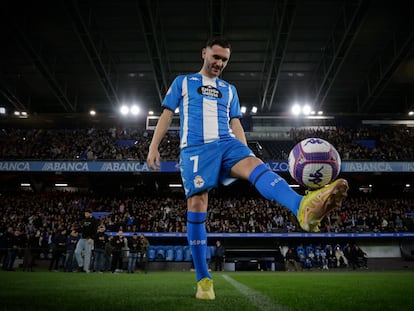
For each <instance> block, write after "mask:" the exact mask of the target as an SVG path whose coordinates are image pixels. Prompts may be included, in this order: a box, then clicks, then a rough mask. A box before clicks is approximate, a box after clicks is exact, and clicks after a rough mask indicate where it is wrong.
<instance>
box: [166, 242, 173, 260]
mask: <svg viewBox="0 0 414 311" xmlns="http://www.w3.org/2000/svg"><path fill="white" fill-rule="evenodd" d="M165 261H174V247H173V246H171V245H168V246H165Z"/></svg>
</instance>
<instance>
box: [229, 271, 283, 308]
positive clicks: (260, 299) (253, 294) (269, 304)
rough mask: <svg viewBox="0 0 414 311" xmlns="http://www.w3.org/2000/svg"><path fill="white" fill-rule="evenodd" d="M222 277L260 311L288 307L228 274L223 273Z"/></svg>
mask: <svg viewBox="0 0 414 311" xmlns="http://www.w3.org/2000/svg"><path fill="white" fill-rule="evenodd" d="M222 277H223V278H224V279H225V280H226V281H227V282H229V283H230V284H231V285H233V286H234V287H235V288H236V289H237V290H238V291H239V292H240V293H241V294H243V295H244V296H245V297H246V298H247V299H248V300H249V301H250V302H251V303H252V304H253V305H254V306H256V307H257V308H258V309H259V310H261V311H287V310H289V308H287V307H285V306H282V305H279V304H275V303H274V302H273V301H272V300H271V299H270V298H269V297H267V296H265V295H263V294H262V293H260V292H258V291H255V290H254V289H251V288H250V287H247V286H246V285H243V284H242V283H239V282H237V281H236V280H234V279H233V278H231V277H229V276H228V275H225V274H223V275H222Z"/></svg>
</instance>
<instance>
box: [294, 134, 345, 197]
mask: <svg viewBox="0 0 414 311" xmlns="http://www.w3.org/2000/svg"><path fill="white" fill-rule="evenodd" d="M288 162H289V173H290V175H291V176H292V177H293V179H295V180H296V181H297V182H298V183H299V184H301V185H302V186H304V187H307V188H310V189H312V190H315V189H318V188H322V187H323V186H325V185H326V184H329V183H330V182H332V181H333V180H335V178H336V177H338V175H339V172H340V170H341V157H340V156H339V153H338V151H336V149H335V147H334V146H333V145H332V144H330V143H329V142H327V141H326V140H323V139H321V138H306V139H304V140H302V141H301V142H299V143H298V144H296V146H295V147H293V149H292V150H291V151H290V153H289V160H288Z"/></svg>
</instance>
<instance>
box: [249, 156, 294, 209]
mask: <svg viewBox="0 0 414 311" xmlns="http://www.w3.org/2000/svg"><path fill="white" fill-rule="evenodd" d="M249 181H250V182H251V183H252V184H253V185H254V186H255V187H256V189H257V190H258V191H259V192H260V194H261V195H262V196H264V197H265V198H266V199H268V200H273V201H276V202H278V203H279V204H282V205H284V206H286V207H287V208H288V209H290V210H291V211H292V213H293V214H294V215H295V216H297V215H298V211H299V205H300V202H301V200H302V196H301V195H299V194H297V193H296V192H295V191H294V190H292V188H290V187H289V184H288V183H287V182H286V180H284V179H283V178H282V177H280V176H279V175H278V174H276V173H274V172H272V171H271V170H270V169H269V168H268V167H267V166H266V165H265V164H260V165H258V166H256V167H255V168H254V169H253V171H252V173H251V174H250V176H249Z"/></svg>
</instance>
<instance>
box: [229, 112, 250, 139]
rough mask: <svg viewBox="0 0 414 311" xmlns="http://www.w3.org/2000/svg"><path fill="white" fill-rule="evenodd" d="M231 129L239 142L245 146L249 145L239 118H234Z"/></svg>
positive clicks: (231, 121)
mask: <svg viewBox="0 0 414 311" xmlns="http://www.w3.org/2000/svg"><path fill="white" fill-rule="evenodd" d="M230 127H231V130H232V132H233V134H234V135H235V136H236V138H237V139H238V140H240V141H241V142H242V143H243V144H245V145H247V139H246V135H245V134H244V129H243V126H242V125H241V122H240V119H239V118H233V119H231V120H230Z"/></svg>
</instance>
